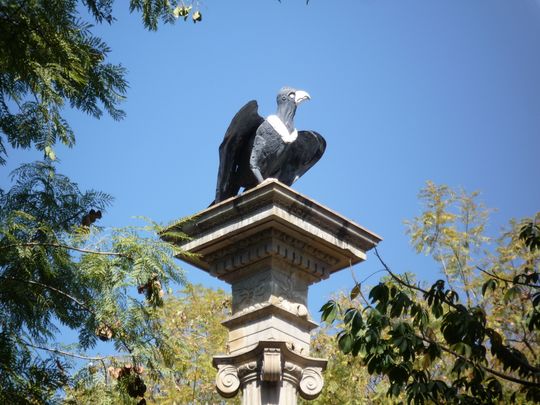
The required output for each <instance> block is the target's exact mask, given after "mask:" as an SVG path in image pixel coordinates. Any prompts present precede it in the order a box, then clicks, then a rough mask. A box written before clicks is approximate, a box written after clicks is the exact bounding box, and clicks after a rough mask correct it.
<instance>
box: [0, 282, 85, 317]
mask: <svg viewBox="0 0 540 405" xmlns="http://www.w3.org/2000/svg"><path fill="white" fill-rule="evenodd" d="M0 278H3V279H4V280H12V281H17V282H19V283H25V284H31V285H37V286H39V287H42V288H45V289H47V290H50V291H53V292H55V293H57V294H59V295H62V296H63V297H66V298H68V299H70V300H71V301H73V302H74V303H75V304H77V305H78V306H80V307H81V308H83V309H84V310H86V311H88V312H90V313H91V314H94V315H95V312H94V310H93V309H92V308H90V307H89V306H88V305H86V304H85V303H84V302H82V301H79V300H78V299H77V298H75V297H74V296H73V295H70V294H68V293H66V292H65V291H62V290H59V289H58V288H56V287H53V286H50V285H48V284H43V283H40V282H39V281H33V280H24V279H21V278H17V277H8V276H2V275H0Z"/></svg>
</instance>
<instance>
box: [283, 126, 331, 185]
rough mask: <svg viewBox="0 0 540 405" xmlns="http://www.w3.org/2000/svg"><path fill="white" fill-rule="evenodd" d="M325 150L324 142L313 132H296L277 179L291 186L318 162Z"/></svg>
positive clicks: (320, 136)
mask: <svg viewBox="0 0 540 405" xmlns="http://www.w3.org/2000/svg"><path fill="white" fill-rule="evenodd" d="M325 149H326V141H325V140H324V138H323V137H322V135H321V134H319V133H317V132H315V131H298V137H297V138H296V140H295V141H294V142H292V143H291V145H290V149H289V152H288V156H287V161H286V163H285V165H284V167H282V169H281V171H280V175H279V177H278V179H279V180H280V181H281V182H282V183H285V184H286V185H288V186H290V185H292V184H293V183H294V182H295V181H296V180H298V178H300V177H301V176H302V175H303V174H304V173H305V172H307V171H308V170H309V169H310V168H311V167H312V166H313V165H314V164H315V163H317V162H318V161H319V159H320V158H321V156H322V155H323V153H324V151H325Z"/></svg>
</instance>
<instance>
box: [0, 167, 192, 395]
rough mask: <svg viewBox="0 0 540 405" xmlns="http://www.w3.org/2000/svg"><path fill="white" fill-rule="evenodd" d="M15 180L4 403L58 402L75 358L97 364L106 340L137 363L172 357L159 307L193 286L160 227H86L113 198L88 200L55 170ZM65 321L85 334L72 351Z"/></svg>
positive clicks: (7, 200) (8, 240)
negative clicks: (92, 357) (173, 292)
mask: <svg viewBox="0 0 540 405" xmlns="http://www.w3.org/2000/svg"><path fill="white" fill-rule="evenodd" d="M14 176H16V178H17V182H16V183H15V185H14V187H13V188H12V189H11V190H10V191H9V192H8V193H5V194H4V195H2V197H1V199H0V206H1V209H0V235H1V238H0V280H1V283H0V319H1V321H0V339H1V341H2V342H1V347H2V349H1V350H2V352H3V355H2V356H0V402H4V403H19V402H20V403H24V402H26V401H34V402H36V403H49V402H54V400H55V398H56V395H57V393H58V392H57V391H58V389H59V388H62V387H63V386H64V385H65V384H66V383H68V382H69V375H68V370H69V368H70V366H71V365H72V364H70V363H69V362H68V361H67V360H66V359H69V358H86V357H88V355H86V354H85V351H86V350H87V349H91V348H92V347H94V346H95V344H96V342H97V340H98V339H100V340H102V341H111V342H114V345H115V349H116V350H117V351H118V352H119V353H120V355H122V356H126V357H129V358H130V359H131V360H130V361H132V362H133V363H134V364H151V363H152V362H155V361H156V359H159V358H161V357H164V356H166V355H167V351H168V350H169V348H168V347H167V345H165V344H164V337H163V335H162V332H161V325H160V322H159V316H158V314H159V313H158V308H159V307H160V306H161V305H162V302H163V300H162V296H163V294H164V290H163V289H164V288H165V287H166V285H167V284H168V283H169V282H170V281H175V282H183V281H184V279H183V273H182V272H181V270H180V269H179V267H178V265H177V264H176V263H175V262H174V255H175V253H177V252H175V251H174V250H173V248H172V247H171V246H170V245H169V244H167V243H165V242H162V241H161V240H160V239H159V238H157V237H156V236H155V235H156V233H157V232H159V231H161V228H160V227H159V226H157V225H156V224H150V225H148V226H146V227H142V228H139V229H137V228H123V229H110V230H101V229H99V228H97V227H95V226H93V225H90V226H87V225H81V222H85V220H86V221H87V220H88V216H89V214H86V215H85V214H84V213H92V212H94V214H95V213H96V210H95V209H97V210H98V211H97V212H101V211H100V210H101V209H103V208H105V207H106V205H107V204H108V203H109V202H110V197H109V196H108V195H106V194H103V193H99V192H95V191H88V192H84V193H83V192H81V191H80V190H79V189H78V187H77V185H76V184H74V183H72V182H71V181H70V180H69V179H68V178H67V177H65V176H63V175H61V174H59V173H57V172H56V170H55V167H54V165H53V164H51V163H49V164H47V163H42V162H38V163H35V164H28V165H24V166H22V167H21V168H20V169H18V170H17V171H16V172H15V173H14ZM90 207H93V208H90ZM90 217H91V219H92V218H93V220H94V221H95V220H96V218H95V216H92V215H90ZM175 236H177V237H178V235H172V237H175ZM180 237H181V235H180ZM137 288H138V290H139V292H140V293H142V294H144V298H141V299H137V298H136V297H134V296H133V291H134V290H136V289H137ZM59 323H60V324H62V325H64V326H65V327H68V328H71V329H74V330H76V331H78V334H79V342H78V344H76V345H74V346H73V347H72V348H71V350H65V349H63V348H62V347H60V346H58V345H54V344H53V343H52V342H54V340H55V337H56V336H55V334H56V333H57V332H58V326H57V325H58V324H59ZM51 343H52V345H51ZM38 353H39V355H38ZM141 396H142V395H141Z"/></svg>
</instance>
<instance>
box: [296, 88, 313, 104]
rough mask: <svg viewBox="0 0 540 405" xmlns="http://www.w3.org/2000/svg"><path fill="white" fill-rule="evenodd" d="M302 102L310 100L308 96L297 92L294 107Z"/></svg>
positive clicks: (303, 92) (305, 93)
mask: <svg viewBox="0 0 540 405" xmlns="http://www.w3.org/2000/svg"><path fill="white" fill-rule="evenodd" d="M304 100H311V97H310V96H309V94H308V93H307V92H305V91H302V90H297V91H296V93H295V96H294V102H295V103H296V105H298V104H300V103H301V102H302V101H304Z"/></svg>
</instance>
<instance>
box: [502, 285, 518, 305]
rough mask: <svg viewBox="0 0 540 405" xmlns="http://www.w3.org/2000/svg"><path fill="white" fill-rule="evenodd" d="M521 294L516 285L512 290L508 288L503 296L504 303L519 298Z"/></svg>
mask: <svg viewBox="0 0 540 405" xmlns="http://www.w3.org/2000/svg"><path fill="white" fill-rule="evenodd" d="M520 293H521V287H520V286H518V285H515V286H513V287H512V288H509V289H508V290H506V293H505V294H504V302H510V301H512V300H514V299H516V298H517V297H519V294H520Z"/></svg>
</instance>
